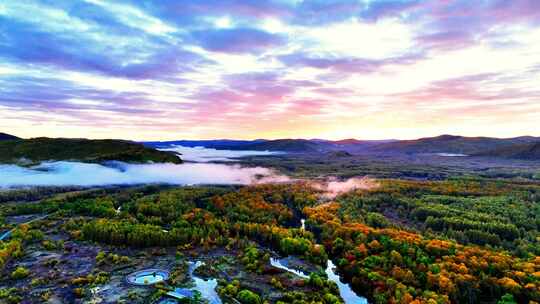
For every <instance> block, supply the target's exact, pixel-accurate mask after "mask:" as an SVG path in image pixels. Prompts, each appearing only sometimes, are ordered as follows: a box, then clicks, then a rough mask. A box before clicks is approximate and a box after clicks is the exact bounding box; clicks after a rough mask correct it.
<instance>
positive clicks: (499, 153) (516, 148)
mask: <svg viewBox="0 0 540 304" xmlns="http://www.w3.org/2000/svg"><path fill="white" fill-rule="evenodd" d="M475 156H487V157H501V158H512V159H524V160H540V141H537V142H533V143H525V144H515V145H511V146H507V147H503V148H499V149H494V150H490V151H485V152H481V153H478V154H475Z"/></svg>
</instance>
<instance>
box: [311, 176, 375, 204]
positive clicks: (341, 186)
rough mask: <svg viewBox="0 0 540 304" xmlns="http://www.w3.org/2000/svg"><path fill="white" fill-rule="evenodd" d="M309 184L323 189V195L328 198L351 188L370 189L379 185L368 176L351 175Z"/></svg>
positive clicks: (351, 189)
mask: <svg viewBox="0 0 540 304" xmlns="http://www.w3.org/2000/svg"><path fill="white" fill-rule="evenodd" d="M310 184H311V185H312V186H313V187H314V188H315V189H319V190H321V191H323V192H324V197H326V198H329V199H333V198H335V197H336V196H338V195H340V194H343V193H347V192H350V191H353V190H371V189H375V188H378V187H379V183H378V182H377V181H376V180H374V179H372V178H370V177H353V178H349V179H347V180H337V179H335V178H329V179H328V180H327V181H324V182H313V183H310Z"/></svg>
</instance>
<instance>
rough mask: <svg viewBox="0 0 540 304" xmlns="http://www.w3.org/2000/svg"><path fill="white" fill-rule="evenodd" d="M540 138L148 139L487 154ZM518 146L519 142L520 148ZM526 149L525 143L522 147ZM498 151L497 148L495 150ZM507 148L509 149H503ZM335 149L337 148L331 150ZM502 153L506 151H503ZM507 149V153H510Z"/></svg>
mask: <svg viewBox="0 0 540 304" xmlns="http://www.w3.org/2000/svg"><path fill="white" fill-rule="evenodd" d="M538 141H540V138H539V137H532V136H522V137H515V138H492V137H464V136H455V135H441V136H436V137H426V138H420V139H415V140H393V139H391V140H358V139H354V138H349V139H342V140H326V139H276V140H265V139H257V140H231V139H219V140H178V141H168V142H145V143H144V144H145V145H146V146H150V147H157V148H160V147H168V146H170V145H172V144H174V145H180V146H187V147H195V146H202V147H206V148H213V149H227V150H255V151H283V152H289V153H329V154H328V155H333V156H342V157H343V156H346V154H345V153H347V154H348V155H351V156H352V155H354V154H422V153H452V154H466V155H484V154H486V153H488V152H490V153H493V155H495V154H496V152H495V151H497V149H502V148H507V147H508V148H509V149H511V147H513V146H514V145H526V144H530V143H534V142H538ZM517 147H518V146H515V148H516V149H517ZM521 148H522V149H526V148H525V147H521ZM491 151H494V152H491ZM503 151H506V150H503ZM331 152H337V153H336V154H331ZM501 153H502V152H501ZM507 153H508V152H504V153H503V154H507Z"/></svg>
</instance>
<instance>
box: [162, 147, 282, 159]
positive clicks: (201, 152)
mask: <svg viewBox="0 0 540 304" xmlns="http://www.w3.org/2000/svg"><path fill="white" fill-rule="evenodd" d="M158 150H161V151H174V152H178V153H181V154H182V155H181V156H180V157H181V158H182V160H185V161H192V162H227V161H236V160H237V158H240V157H246V156H257V155H277V154H282V152H275V151H274V152H271V151H249V150H239V151H235V150H217V149H211V148H205V147H184V146H178V145H172V146H170V147H168V148H159V149H158Z"/></svg>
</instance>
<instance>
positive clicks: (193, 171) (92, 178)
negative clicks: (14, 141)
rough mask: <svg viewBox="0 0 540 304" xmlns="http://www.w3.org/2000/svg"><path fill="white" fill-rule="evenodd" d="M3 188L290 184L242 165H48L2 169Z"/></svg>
mask: <svg viewBox="0 0 540 304" xmlns="http://www.w3.org/2000/svg"><path fill="white" fill-rule="evenodd" d="M0 172H2V179H1V180H0V188H10V187H24V186H104V185H134V184H152V183H157V184H173V185H199V184H220V185H225V184H238V185H247V184H251V183H263V182H274V181H279V182H283V181H287V180H288V178H287V177H285V176H281V175H277V174H275V173H274V172H273V171H271V170H270V169H266V168H262V167H251V168H246V167H240V166H238V165H221V164H202V163H186V164H181V165H175V164H137V165H136V164H126V163H121V162H114V163H110V164H109V165H101V164H88V163H78V162H47V163H42V164H41V165H38V166H35V167H32V168H24V167H19V166H15V165H0Z"/></svg>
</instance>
